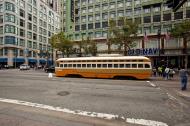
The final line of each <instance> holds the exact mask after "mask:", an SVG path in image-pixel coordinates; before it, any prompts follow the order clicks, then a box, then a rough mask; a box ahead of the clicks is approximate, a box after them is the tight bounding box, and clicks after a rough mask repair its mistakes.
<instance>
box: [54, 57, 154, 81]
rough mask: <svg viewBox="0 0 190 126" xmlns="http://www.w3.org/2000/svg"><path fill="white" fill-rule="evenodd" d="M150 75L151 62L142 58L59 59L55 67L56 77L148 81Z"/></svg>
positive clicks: (146, 58)
mask: <svg viewBox="0 0 190 126" xmlns="http://www.w3.org/2000/svg"><path fill="white" fill-rule="evenodd" d="M151 74H152V66H151V61H150V59H149V58H148V57H144V56H114V57H113V56H101V57H75V58H59V59H58V60H56V67H55V75H56V76H57V77H64V76H81V77H85V78H119V77H126V78H132V79H148V78H149V77H150V76H151Z"/></svg>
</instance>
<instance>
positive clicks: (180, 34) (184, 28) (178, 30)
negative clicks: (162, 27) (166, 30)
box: [171, 20, 190, 68]
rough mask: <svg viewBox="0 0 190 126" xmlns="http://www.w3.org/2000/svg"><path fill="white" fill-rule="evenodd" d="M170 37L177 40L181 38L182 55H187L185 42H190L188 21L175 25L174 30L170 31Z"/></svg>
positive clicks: (189, 23) (186, 58)
mask: <svg viewBox="0 0 190 126" xmlns="http://www.w3.org/2000/svg"><path fill="white" fill-rule="evenodd" d="M171 36H173V37H177V38H183V46H184V50H183V53H184V54H187V41H188V40H190V20H185V21H183V22H182V23H180V24H177V25H175V27H174V28H172V29H171ZM187 60H188V56H187V55H186V56H185V63H184V64H183V65H185V67H186V68H187V62H188V61H187Z"/></svg>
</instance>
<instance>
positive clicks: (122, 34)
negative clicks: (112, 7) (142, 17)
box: [109, 18, 139, 56]
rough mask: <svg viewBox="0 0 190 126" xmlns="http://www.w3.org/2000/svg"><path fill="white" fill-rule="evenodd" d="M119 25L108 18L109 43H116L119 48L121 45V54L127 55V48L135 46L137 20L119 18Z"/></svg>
mask: <svg viewBox="0 0 190 126" xmlns="http://www.w3.org/2000/svg"><path fill="white" fill-rule="evenodd" d="M119 22H120V25H121V26H120V27H119V26H117V25H116V21H114V20H110V21H109V25H110V29H109V34H110V35H109V36H113V37H109V41H110V42H111V44H116V45H118V47H119V50H120V49H121V48H122V47H123V48H124V52H123V54H124V55H125V56H126V55H127V49H130V48H131V47H134V46H135V43H134V40H136V39H137V32H138V24H139V23H138V22H137V21H132V20H128V19H127V18H120V20H119Z"/></svg>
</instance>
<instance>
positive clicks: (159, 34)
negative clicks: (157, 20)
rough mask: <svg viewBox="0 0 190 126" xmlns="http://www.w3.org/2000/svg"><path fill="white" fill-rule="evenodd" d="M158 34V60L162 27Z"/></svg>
mask: <svg viewBox="0 0 190 126" xmlns="http://www.w3.org/2000/svg"><path fill="white" fill-rule="evenodd" d="M157 36H158V61H160V36H161V29H160V28H159V29H158V33H157Z"/></svg>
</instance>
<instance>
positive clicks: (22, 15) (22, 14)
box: [20, 9, 25, 17]
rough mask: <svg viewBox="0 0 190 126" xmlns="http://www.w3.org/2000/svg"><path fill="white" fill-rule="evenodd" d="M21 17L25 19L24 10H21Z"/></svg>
mask: <svg viewBox="0 0 190 126" xmlns="http://www.w3.org/2000/svg"><path fill="white" fill-rule="evenodd" d="M20 16H21V17H25V12H24V10H22V9H20Z"/></svg>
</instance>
